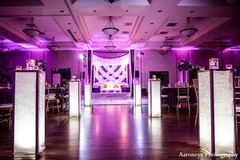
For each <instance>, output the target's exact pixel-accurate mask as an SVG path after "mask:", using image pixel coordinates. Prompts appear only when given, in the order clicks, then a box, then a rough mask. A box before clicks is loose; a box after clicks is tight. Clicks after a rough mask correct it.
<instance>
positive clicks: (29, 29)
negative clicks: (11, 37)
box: [23, 18, 41, 38]
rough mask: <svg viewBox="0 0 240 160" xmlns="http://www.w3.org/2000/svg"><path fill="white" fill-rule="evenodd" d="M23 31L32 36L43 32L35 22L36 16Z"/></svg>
mask: <svg viewBox="0 0 240 160" xmlns="http://www.w3.org/2000/svg"><path fill="white" fill-rule="evenodd" d="M23 32H24V33H25V34H26V35H27V36H29V37H31V38H33V37H35V36H38V35H40V34H41V32H40V31H39V30H38V29H37V26H36V25H35V24H34V18H31V23H29V24H27V28H25V29H23Z"/></svg>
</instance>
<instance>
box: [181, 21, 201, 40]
mask: <svg viewBox="0 0 240 160" xmlns="http://www.w3.org/2000/svg"><path fill="white" fill-rule="evenodd" d="M197 31H198V29H197V28H194V27H193V25H192V23H191V22H190V17H187V23H186V26H185V28H184V29H183V30H181V31H180V33H181V34H182V35H184V36H186V37H190V36H192V35H194V34H195V33H196V32H197Z"/></svg>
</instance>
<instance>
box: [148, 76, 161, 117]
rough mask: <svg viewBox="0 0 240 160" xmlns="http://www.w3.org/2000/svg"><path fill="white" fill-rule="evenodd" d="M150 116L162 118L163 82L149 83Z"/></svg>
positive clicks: (153, 81)
mask: <svg viewBox="0 0 240 160" xmlns="http://www.w3.org/2000/svg"><path fill="white" fill-rule="evenodd" d="M148 116H149V117H160V116H161V81H160V80H151V79H150V80H149V81H148Z"/></svg>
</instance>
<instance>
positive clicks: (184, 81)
mask: <svg viewBox="0 0 240 160" xmlns="http://www.w3.org/2000/svg"><path fill="white" fill-rule="evenodd" d="M182 73H183V84H184V85H185V84H187V78H186V70H183V71H182Z"/></svg>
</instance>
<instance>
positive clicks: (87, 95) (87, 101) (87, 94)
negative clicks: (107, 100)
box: [84, 84, 92, 106]
mask: <svg viewBox="0 0 240 160" xmlns="http://www.w3.org/2000/svg"><path fill="white" fill-rule="evenodd" d="M84 105H85V106H91V105H92V85H91V84H85V85H84Z"/></svg>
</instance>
